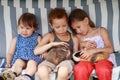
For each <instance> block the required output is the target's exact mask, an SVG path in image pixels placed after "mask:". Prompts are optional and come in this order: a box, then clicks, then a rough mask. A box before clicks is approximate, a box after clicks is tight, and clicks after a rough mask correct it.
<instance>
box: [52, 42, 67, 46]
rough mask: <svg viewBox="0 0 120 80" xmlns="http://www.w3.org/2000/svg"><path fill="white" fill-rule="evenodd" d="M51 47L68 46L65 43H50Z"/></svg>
mask: <svg viewBox="0 0 120 80" xmlns="http://www.w3.org/2000/svg"><path fill="white" fill-rule="evenodd" d="M52 45H53V46H65V47H68V46H69V44H68V43H66V42H52Z"/></svg>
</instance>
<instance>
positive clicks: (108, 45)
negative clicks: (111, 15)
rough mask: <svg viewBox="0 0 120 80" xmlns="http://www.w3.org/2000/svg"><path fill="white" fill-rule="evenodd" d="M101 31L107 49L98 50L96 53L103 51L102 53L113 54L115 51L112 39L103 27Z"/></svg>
mask: <svg viewBox="0 0 120 80" xmlns="http://www.w3.org/2000/svg"><path fill="white" fill-rule="evenodd" d="M100 31H101V32H100V33H101V36H102V38H103V41H104V43H105V48H97V49H96V50H95V51H96V52H101V51H102V52H106V53H113V51H114V49H113V46H112V43H111V41H110V37H109V34H108V32H107V30H106V29H105V28H103V27H102V28H101V30H100Z"/></svg>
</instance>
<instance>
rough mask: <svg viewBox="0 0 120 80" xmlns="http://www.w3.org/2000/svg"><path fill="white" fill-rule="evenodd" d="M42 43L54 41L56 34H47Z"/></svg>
mask: <svg viewBox="0 0 120 80" xmlns="http://www.w3.org/2000/svg"><path fill="white" fill-rule="evenodd" d="M42 41H46V42H52V41H54V34H53V32H48V33H46V34H45V35H44V36H43V38H42Z"/></svg>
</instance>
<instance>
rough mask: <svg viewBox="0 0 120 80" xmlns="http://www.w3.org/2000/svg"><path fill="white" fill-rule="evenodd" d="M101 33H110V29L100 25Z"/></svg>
mask: <svg viewBox="0 0 120 80" xmlns="http://www.w3.org/2000/svg"><path fill="white" fill-rule="evenodd" d="M100 33H101V34H104V33H108V31H107V29H106V28H105V27H100Z"/></svg>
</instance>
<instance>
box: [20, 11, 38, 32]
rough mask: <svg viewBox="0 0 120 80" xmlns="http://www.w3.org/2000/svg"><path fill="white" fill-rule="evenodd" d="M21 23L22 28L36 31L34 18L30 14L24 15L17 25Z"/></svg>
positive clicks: (36, 26) (36, 25)
mask: <svg viewBox="0 0 120 80" xmlns="http://www.w3.org/2000/svg"><path fill="white" fill-rule="evenodd" d="M21 23H23V25H24V26H26V25H28V26H30V27H34V28H35V30H37V29H38V24H37V19H36V16H35V15H34V14H32V13H24V14H22V15H21V17H20V18H19V20H18V25H20V24H21Z"/></svg>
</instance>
